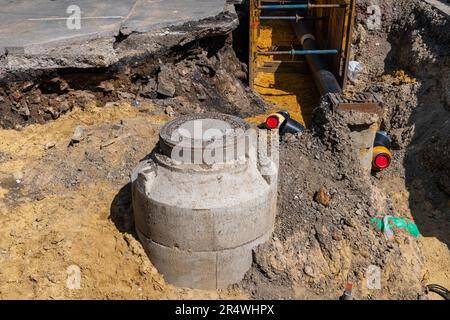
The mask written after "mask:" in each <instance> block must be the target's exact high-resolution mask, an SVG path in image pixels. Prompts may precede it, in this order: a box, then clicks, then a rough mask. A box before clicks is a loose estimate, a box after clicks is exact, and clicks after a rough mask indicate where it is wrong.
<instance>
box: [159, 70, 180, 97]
mask: <svg viewBox="0 0 450 320" xmlns="http://www.w3.org/2000/svg"><path fill="white" fill-rule="evenodd" d="M175 91H176V88H175V84H174V82H173V80H172V74H171V71H170V69H169V68H168V67H167V66H162V67H161V71H160V72H159V74H158V89H157V92H158V93H159V94H161V95H163V96H166V97H170V98H173V97H174V96H175Z"/></svg>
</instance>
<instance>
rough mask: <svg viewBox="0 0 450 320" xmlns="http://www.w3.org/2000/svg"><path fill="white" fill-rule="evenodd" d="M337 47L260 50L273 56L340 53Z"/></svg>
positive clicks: (260, 53) (266, 54)
mask: <svg viewBox="0 0 450 320" xmlns="http://www.w3.org/2000/svg"><path fill="white" fill-rule="evenodd" d="M338 53H339V50H337V49H327V50H290V51H268V52H258V53H257V54H259V55H265V56H271V55H276V54H290V55H307V54H338Z"/></svg>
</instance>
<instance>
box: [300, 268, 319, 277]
mask: <svg viewBox="0 0 450 320" xmlns="http://www.w3.org/2000/svg"><path fill="white" fill-rule="evenodd" d="M303 272H305V274H306V275H307V276H310V277H312V278H315V277H316V275H315V273H314V269H313V268H312V267H311V266H309V265H306V266H305V267H304V268H303Z"/></svg>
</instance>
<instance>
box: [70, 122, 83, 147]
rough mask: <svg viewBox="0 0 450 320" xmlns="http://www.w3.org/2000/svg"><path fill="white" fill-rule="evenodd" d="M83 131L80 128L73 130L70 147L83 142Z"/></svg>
mask: <svg viewBox="0 0 450 320" xmlns="http://www.w3.org/2000/svg"><path fill="white" fill-rule="evenodd" d="M83 135H84V129H83V127H81V126H78V127H76V128H75V131H74V133H73V136H72V138H71V139H70V145H74V144H76V143H79V142H80V141H81V140H83Z"/></svg>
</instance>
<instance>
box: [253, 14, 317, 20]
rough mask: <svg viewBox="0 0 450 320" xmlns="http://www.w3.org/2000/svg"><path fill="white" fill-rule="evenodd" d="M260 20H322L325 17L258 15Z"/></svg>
mask: <svg viewBox="0 0 450 320" xmlns="http://www.w3.org/2000/svg"><path fill="white" fill-rule="evenodd" d="M259 19H260V20H295V21H300V20H323V19H325V17H311V16H308V17H302V16H299V15H296V16H285V17H282V16H260V17H259Z"/></svg>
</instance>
